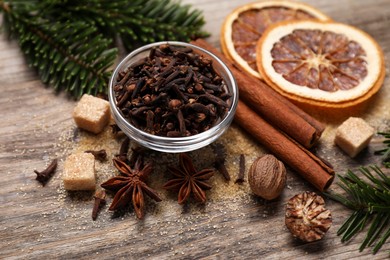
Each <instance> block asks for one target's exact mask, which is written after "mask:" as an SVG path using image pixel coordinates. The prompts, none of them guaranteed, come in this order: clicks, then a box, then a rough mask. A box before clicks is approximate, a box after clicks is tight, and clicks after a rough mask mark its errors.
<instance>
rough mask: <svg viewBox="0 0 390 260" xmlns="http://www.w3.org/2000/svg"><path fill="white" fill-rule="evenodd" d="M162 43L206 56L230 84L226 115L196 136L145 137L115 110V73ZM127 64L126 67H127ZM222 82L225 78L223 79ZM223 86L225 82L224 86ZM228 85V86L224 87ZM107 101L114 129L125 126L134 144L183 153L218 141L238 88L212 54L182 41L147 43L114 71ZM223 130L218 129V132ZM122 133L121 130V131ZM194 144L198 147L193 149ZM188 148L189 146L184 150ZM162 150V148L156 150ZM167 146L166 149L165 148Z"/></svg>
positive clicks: (228, 122) (233, 106) (231, 113)
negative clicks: (228, 105) (113, 120)
mask: <svg viewBox="0 0 390 260" xmlns="http://www.w3.org/2000/svg"><path fill="white" fill-rule="evenodd" d="M162 44H169V45H173V46H182V47H190V48H192V49H196V50H197V51H199V52H200V53H202V54H205V55H206V56H210V57H211V58H212V59H213V60H214V61H216V62H218V64H219V65H220V67H221V68H222V69H223V70H224V71H225V72H226V75H227V78H228V80H229V81H230V83H231V89H229V87H228V86H227V87H228V91H229V93H231V94H232V97H231V98H232V99H231V106H230V107H229V110H228V112H227V114H226V116H225V117H224V118H223V119H222V120H221V121H220V122H219V123H218V124H216V125H214V126H213V127H211V128H210V129H208V130H206V131H204V132H201V133H198V134H196V135H191V136H184V137H166V136H158V135H153V134H149V133H147V132H145V131H142V130H141V129H139V128H137V127H135V126H133V125H132V124H131V123H130V122H128V120H127V119H126V118H125V117H123V116H122V113H121V112H120V111H119V110H118V107H117V106H116V100H115V95H114V89H113V87H114V83H115V79H116V77H117V75H118V73H119V72H120V71H121V70H122V69H124V68H125V67H124V66H125V65H127V64H128V61H129V60H131V59H132V58H133V57H135V56H137V55H138V54H140V53H142V52H145V51H148V50H150V49H151V48H153V47H155V46H160V45H162ZM129 65H130V64H128V65H127V66H129ZM225 81H226V79H225ZM226 84H227V83H226ZM227 85H228V84H227ZM108 94H109V95H108V97H109V102H110V106H111V111H112V113H113V116H114V119H115V121H116V123H117V124H118V126H119V127H120V128H122V127H125V128H126V130H128V131H129V132H130V133H131V136H130V137H131V138H132V139H134V140H135V141H137V142H139V143H141V144H142V145H144V146H146V147H148V148H151V149H153V150H157V151H163V152H186V151H193V150H196V149H199V148H201V147H204V146H206V145H207V144H210V143H211V142H213V141H215V139H216V138H218V137H219V136H220V135H221V134H222V133H223V132H224V131H225V130H226V129H225V128H226V127H227V126H229V125H230V123H231V122H232V120H233V117H234V114H235V112H236V109H237V104H238V87H237V83H236V80H235V78H234V76H233V74H232V72H231V71H230V69H229V68H228V67H227V66H226V65H225V63H223V62H222V61H221V60H220V59H219V58H218V57H217V56H216V55H214V54H212V53H211V52H209V51H207V50H205V49H203V48H201V47H198V46H196V45H193V44H190V43H186V42H178V41H162V42H155V43H151V44H147V45H145V46H143V47H140V48H138V49H136V50H134V51H132V52H131V53H130V54H128V55H127V56H126V57H125V58H124V59H123V60H122V61H121V62H120V63H119V64H118V66H117V67H116V68H115V70H114V72H113V74H112V76H111V79H110V83H109V93H108ZM221 127H223V128H222V129H220V128H221ZM122 130H123V129H122ZM208 139H210V142H207V140H208ZM197 144H199V145H198V146H197ZM184 146H189V147H187V148H186V147H184ZM160 147H163V148H160ZM168 147H169V148H168Z"/></svg>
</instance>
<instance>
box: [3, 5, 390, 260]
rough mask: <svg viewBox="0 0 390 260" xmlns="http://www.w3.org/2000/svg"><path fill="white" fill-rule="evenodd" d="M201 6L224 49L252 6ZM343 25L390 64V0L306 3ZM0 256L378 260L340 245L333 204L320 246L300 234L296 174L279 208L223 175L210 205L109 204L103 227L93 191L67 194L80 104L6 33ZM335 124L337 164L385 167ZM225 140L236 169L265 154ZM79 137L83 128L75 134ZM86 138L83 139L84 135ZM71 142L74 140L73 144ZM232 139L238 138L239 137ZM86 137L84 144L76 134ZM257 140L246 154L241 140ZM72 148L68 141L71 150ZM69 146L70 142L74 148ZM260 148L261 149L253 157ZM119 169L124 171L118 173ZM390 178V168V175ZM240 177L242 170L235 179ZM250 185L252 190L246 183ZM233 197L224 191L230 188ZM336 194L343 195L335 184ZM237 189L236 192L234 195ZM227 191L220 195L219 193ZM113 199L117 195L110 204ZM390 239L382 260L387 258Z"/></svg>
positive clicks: (388, 115)
mask: <svg viewBox="0 0 390 260" xmlns="http://www.w3.org/2000/svg"><path fill="white" fill-rule="evenodd" d="M183 2H184V3H193V4H194V5H195V6H196V7H197V8H199V9H202V10H203V11H204V14H205V18H206V21H207V24H206V26H205V29H206V30H208V31H209V32H211V37H210V38H209V39H208V41H209V42H211V43H212V44H213V45H214V46H218V47H219V35H220V26H221V23H222V20H223V18H224V17H225V16H226V15H227V14H228V13H229V12H231V11H232V10H233V9H234V8H235V7H237V6H239V5H241V4H243V3H245V2H249V1H246V0H234V1H233V0H222V1H215V0H214V1H213V0H198V1H195V0H191V1H189V0H187V1H183ZM307 2H308V3H310V4H312V5H313V6H316V7H317V8H319V9H320V10H322V11H323V12H324V13H326V14H327V15H329V16H331V17H332V18H334V19H335V20H337V21H340V22H345V23H348V24H351V25H354V26H357V27H359V28H361V29H363V30H364V31H366V32H368V33H369V34H371V35H372V36H373V37H374V38H375V39H376V40H377V41H378V42H379V44H380V45H381V47H382V48H383V50H384V53H385V55H386V65H387V68H389V67H390V64H389V60H390V30H389V27H390V1H389V0H375V1H366V0H359V1H358V0H353V1H352V0H321V1H307ZM0 87H1V91H2V95H1V96H0V104H1V106H0V114H1V120H0V258H11V259H13V258H20V259H27V258H43V257H48V258H50V259H52V258H88V259H91V258H125V259H127V258H135V259H139V258H155V259H161V258H202V257H206V258H207V257H210V258H223V259H225V258H241V259H244V258H245V259H248V258H252V259H255V258H257V259H258V258H276V259H278V258H286V259H297V258H308V259H319V258H332V259H351V258H366V259H368V258H371V257H372V256H371V253H370V251H369V250H367V249H366V250H365V251H363V252H361V253H359V251H358V247H359V244H360V241H361V240H362V238H363V235H359V236H358V237H356V238H355V239H353V240H352V241H351V242H350V243H341V241H340V238H339V237H337V235H336V231H337V229H338V228H339V227H340V225H341V223H342V222H343V220H345V218H346V216H347V215H349V214H350V211H349V210H346V209H345V208H344V207H343V206H341V205H339V204H337V203H335V202H332V201H328V202H327V203H328V207H329V209H331V211H332V215H333V218H334V224H333V226H332V227H331V229H330V230H329V232H328V234H327V235H326V237H325V238H324V239H323V240H322V241H319V242H315V243H311V244H304V243H301V242H299V241H297V240H295V239H293V238H292V236H291V235H290V233H289V232H288V231H287V229H286V228H285V226H284V205H285V202H286V200H287V199H288V198H290V197H291V196H293V195H295V194H297V193H299V192H302V191H305V190H312V189H313V188H312V187H311V186H310V185H309V184H307V183H306V182H304V181H303V180H302V179H301V178H300V177H298V176H297V175H296V174H294V173H293V172H291V171H289V172H288V175H289V177H288V180H287V185H288V186H287V188H286V189H285V191H284V193H283V195H282V196H281V198H280V199H278V200H276V201H272V202H265V201H264V200H261V199H258V198H255V197H254V196H252V195H250V194H249V190H248V188H247V184H244V186H243V188H235V186H234V185H235V184H233V182H231V183H230V184H226V183H224V182H223V180H222V179H221V178H220V176H216V177H214V178H216V180H215V181H214V182H213V184H219V185H220V186H221V187H219V188H213V190H212V191H210V192H209V193H208V196H210V197H211V198H212V199H211V200H210V201H209V202H208V203H207V204H206V205H205V206H199V205H197V204H195V203H190V204H189V205H187V206H184V207H182V206H179V205H177V204H176V202H175V201H174V199H175V197H174V195H169V194H170V193H169V194H168V195H167V194H166V193H164V192H163V191H162V189H161V187H156V189H157V190H158V191H159V192H160V193H163V195H164V202H162V203H161V204H154V203H152V202H151V201H150V200H148V201H147V203H148V204H150V206H148V208H147V211H146V218H145V219H144V220H143V221H138V220H137V219H136V218H135V216H134V212H133V211H132V209H130V210H129V211H128V212H125V213H124V214H122V215H120V216H116V215H115V214H112V213H111V212H108V211H107V208H108V207H105V208H104V209H103V211H102V212H101V213H100V215H99V217H98V219H97V221H95V222H93V221H92V220H91V217H90V212H91V209H92V196H91V194H84V193H81V194H80V193H76V194H74V193H67V192H65V191H64V190H63V187H62V185H61V174H62V162H63V159H64V158H65V157H66V155H67V154H69V153H70V152H71V151H72V149H73V147H72V144H73V142H74V146H77V145H80V144H78V143H77V142H76V141H74V140H72V138H71V137H72V133H73V131H74V130H75V126H74V123H73V120H72V118H71V111H72V109H73V107H74V105H75V102H74V101H72V100H69V99H67V97H66V95H64V94H60V95H55V93H54V92H53V90H52V89H51V88H45V87H44V86H43V85H42V83H41V82H40V81H39V79H38V78H37V76H36V74H35V72H34V71H33V70H32V69H30V68H29V67H28V66H27V65H26V63H25V60H24V58H23V55H22V54H21V53H20V51H19V48H18V45H17V43H16V42H14V41H11V42H10V41H8V40H7V39H6V38H5V36H4V35H0ZM389 102H390V81H389V78H388V77H387V78H386V81H385V83H384V86H383V88H382V89H381V91H380V92H379V95H378V96H377V97H376V98H375V99H374V100H373V102H372V104H371V106H370V108H369V109H368V110H367V111H366V112H365V113H364V114H362V115H360V116H362V117H363V118H365V119H366V120H367V121H368V122H369V123H370V124H371V125H373V126H374V127H375V128H376V129H377V130H385V129H386V128H389V126H390V107H389V104H388V103H389ZM325 123H327V126H328V128H327V130H326V131H325V133H324V136H323V138H322V142H321V143H320V144H319V146H318V147H316V148H315V151H316V152H317V153H318V154H319V155H321V156H323V157H324V158H325V159H327V160H328V161H329V162H331V163H332V164H333V165H334V166H335V169H336V171H337V172H338V173H341V174H343V173H345V171H346V170H347V169H348V168H356V167H357V166H358V165H361V164H363V165H367V164H370V163H378V162H379V158H378V157H377V156H374V155H373V151H374V150H375V149H377V148H379V147H380V146H381V143H380V141H381V140H380V138H379V137H378V136H375V138H374V139H373V141H372V143H371V144H370V147H369V148H368V149H367V150H365V151H364V152H363V153H362V154H361V155H359V156H358V157H357V158H356V159H350V158H348V157H347V156H345V155H344V154H343V153H342V152H341V151H340V150H339V149H338V148H337V147H335V146H334V145H333V144H332V140H333V136H334V128H335V127H336V126H337V123H334V122H333V123H329V122H325ZM229 131H230V133H227V134H226V135H225V136H224V137H223V138H222V139H221V140H222V141H223V142H225V143H227V144H229V146H228V147H229V149H228V151H231V154H230V155H229V156H228V159H229V160H230V161H229V163H230V165H229V169H231V170H232V169H233V170H236V169H237V162H238V156H239V154H240V153H244V154H246V156H247V165H248V163H250V161H251V160H253V159H254V157H255V156H256V155H257V154H260V153H262V148H261V147H260V146H259V145H256V144H255V143H253V140H251V139H250V137H248V136H247V135H245V134H244V133H243V132H242V131H241V130H240V129H239V128H238V127H237V126H232V128H231V129H230V130H229ZM75 136H77V132H76V133H75ZM84 137H85V135H81V136H79V137H78V138H84ZM66 138H68V139H66ZM230 138H231V139H230ZM76 139H77V138H76ZM242 142H243V143H251V142H252V143H253V146H248V147H251V150H247V151H241V150H240V146H241V143H242ZM65 144H66V145H65ZM69 144H70V145H69ZM252 151H255V152H254V153H252ZM55 157H59V159H60V163H59V168H58V171H57V173H56V175H55V176H54V178H53V179H52V180H51V181H50V182H49V183H48V184H47V185H46V187H41V185H40V184H39V183H38V182H36V181H35V174H34V173H33V170H34V169H38V170H42V169H44V168H45V166H46V165H47V164H48V163H49V162H50V160H51V159H52V158H55ZM113 172H115V171H113ZM387 173H388V171H387ZM234 174H235V173H234V172H233V173H232V175H233V180H234V179H235V178H234V176H235V175H234ZM245 185H246V186H245ZM224 187H226V190H227V191H229V192H230V193H229V194H224V193H223V192H221V190H222V191H223V188H224ZM332 188H334V189H337V187H336V185H333V186H332ZM235 190H237V194H235V193H234V192H232V191H235ZM213 192H214V193H217V192H219V193H218V194H219V195H215V194H213ZM111 200H112V196H109V197H108V202H111ZM389 249H390V245H389V242H387V244H385V246H384V247H383V250H382V251H381V252H380V253H378V254H377V255H376V256H375V257H374V258H377V259H380V258H387V257H388V256H389V254H388V250H389Z"/></svg>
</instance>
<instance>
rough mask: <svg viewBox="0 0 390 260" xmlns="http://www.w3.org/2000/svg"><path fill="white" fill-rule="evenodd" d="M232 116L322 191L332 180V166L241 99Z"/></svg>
mask: <svg viewBox="0 0 390 260" xmlns="http://www.w3.org/2000/svg"><path fill="white" fill-rule="evenodd" d="M234 120H235V121H236V122H237V123H238V124H239V125H240V126H241V127H242V128H243V129H245V130H246V131H247V132H248V133H249V134H251V136H253V137H254V138H256V140H257V141H258V142H259V143H261V144H262V145H264V146H265V147H266V148H267V149H269V150H270V151H271V152H272V153H273V154H274V155H275V156H276V157H278V158H279V159H280V160H282V161H283V162H285V163H286V164H287V165H289V166H290V167H291V168H292V169H293V170H295V171H296V172H297V173H298V174H300V175H301V176H302V177H303V178H305V179H306V180H307V181H308V182H310V183H311V184H312V185H313V186H314V187H316V188H317V189H318V190H320V191H324V190H326V189H327V188H328V187H329V186H330V185H331V184H332V181H333V179H334V174H335V173H334V170H333V169H332V167H330V166H329V165H328V164H327V163H325V162H323V161H322V160H321V159H320V158H318V157H317V156H315V155H314V154H312V153H311V152H310V151H308V150H307V149H305V148H304V147H302V146H301V145H299V144H298V143H296V142H295V141H293V140H291V139H290V138H288V137H287V136H286V135H284V134H282V133H281V132H280V131H278V130H277V129H275V128H274V127H273V126H271V125H270V124H269V123H268V122H267V121H265V120H264V119H263V118H262V117H260V116H259V115H258V114H257V113H256V112H255V111H253V110H252V109H251V108H250V107H248V106H247V105H245V103H244V102H242V101H239V102H238V107H237V110H236V114H235V118H234Z"/></svg>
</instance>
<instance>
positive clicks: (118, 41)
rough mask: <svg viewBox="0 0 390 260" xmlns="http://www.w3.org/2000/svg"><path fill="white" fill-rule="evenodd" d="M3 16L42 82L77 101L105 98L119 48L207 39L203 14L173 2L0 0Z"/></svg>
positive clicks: (9, 31)
mask: <svg viewBox="0 0 390 260" xmlns="http://www.w3.org/2000/svg"><path fill="white" fill-rule="evenodd" d="M0 12H2V13H3V27H4V28H5V31H6V32H7V34H8V35H9V36H10V37H12V38H15V39H17V40H18V42H19V45H20V48H21V50H22V51H23V53H24V54H25V56H26V58H27V61H28V64H29V65H30V66H31V67H34V68H35V69H36V70H37V71H38V74H39V76H40V78H41V80H42V81H43V82H44V83H45V84H48V85H51V86H53V87H54V88H55V89H56V90H58V91H59V90H66V91H67V92H69V93H70V94H71V95H72V96H74V97H76V98H78V97H80V96H81V95H82V94H84V93H88V94H93V95H97V94H98V93H106V90H107V85H108V81H109V78H110V76H111V73H112V65H113V64H114V62H115V60H116V59H117V56H118V46H122V45H123V46H124V47H125V48H126V49H127V50H128V51H130V50H133V49H134V48H136V47H139V46H141V45H144V44H147V43H150V42H155V41H165V40H176V41H190V40H191V39H195V38H199V37H206V36H207V35H208V34H207V33H206V32H204V31H202V30H201V28H202V26H203V24H204V19H203V16H202V13H201V12H200V11H199V10H192V9H191V7H190V6H189V5H182V4H181V3H180V2H173V1H171V0H132V1H128V0H117V1H111V0H89V1H83V0H81V1H80V0H77V1H76V0H30V1H25V0H9V1H4V0H0Z"/></svg>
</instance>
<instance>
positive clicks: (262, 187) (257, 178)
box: [248, 154, 286, 200]
mask: <svg viewBox="0 0 390 260" xmlns="http://www.w3.org/2000/svg"><path fill="white" fill-rule="evenodd" d="M248 182H249V186H250V187H251V189H252V191H253V193H254V194H256V195H258V196H260V197H262V198H264V199H266V200H272V199H275V198H277V197H278V196H279V195H280V194H281V193H282V191H283V189H284V186H285V185H286V168H285V167H284V164H283V163H282V162H281V161H279V160H278V159H276V158H275V156H273V155H271V154H267V155H264V156H262V157H259V158H257V159H256V160H255V161H254V162H253V164H252V166H251V168H250V169H249V173H248Z"/></svg>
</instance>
